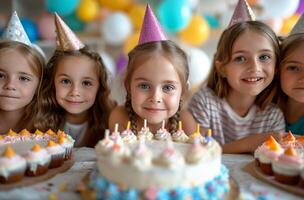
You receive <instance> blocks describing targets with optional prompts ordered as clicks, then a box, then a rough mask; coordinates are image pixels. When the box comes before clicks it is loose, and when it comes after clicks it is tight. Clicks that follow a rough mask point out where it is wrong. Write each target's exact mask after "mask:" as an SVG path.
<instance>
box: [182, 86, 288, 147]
mask: <svg viewBox="0 0 304 200" xmlns="http://www.w3.org/2000/svg"><path fill="white" fill-rule="evenodd" d="M188 109H189V111H190V112H191V113H192V115H193V117H194V119H195V120H196V121H197V122H198V123H199V124H200V125H201V126H202V127H204V128H211V130H212V133H213V137H214V138H215V139H216V140H217V141H218V142H220V143H221V144H224V143H228V142H231V141H234V140H238V139H240V138H243V137H245V136H248V135H251V134H257V133H267V132H280V131H284V130H285V120H284V116H283V113H282V111H281V110H280V109H279V108H278V107H277V106H276V105H274V104H270V105H268V106H266V108H265V109H264V110H261V109H260V108H259V107H258V106H256V105H254V106H252V108H250V110H249V112H248V113H247V115H246V116H245V117H241V116H239V115H238V114H237V113H235V112H234V110H233V109H232V108H231V107H230V105H229V104H228V103H227V101H226V100H225V99H220V98H219V97H217V96H216V95H215V94H214V92H213V90H211V89H210V88H208V87H202V88H201V89H200V90H199V91H198V92H197V93H195V94H194V96H193V97H192V99H191V101H190V103H189V108H188Z"/></svg>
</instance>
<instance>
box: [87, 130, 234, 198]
mask: <svg viewBox="0 0 304 200" xmlns="http://www.w3.org/2000/svg"><path fill="white" fill-rule="evenodd" d="M161 131H162V132H163V134H164V135H166V138H167V139H166V140H160V139H159V138H165V137H159V136H160V135H161V134H160V132H161ZM179 131H180V130H179ZM126 132H128V137H130V135H133V133H132V131H131V130H129V129H127V130H126V131H124V132H123V133H122V134H121V136H120V134H119V132H118V131H117V129H116V130H115V131H114V132H113V133H112V134H111V135H110V136H109V133H106V137H105V139H103V140H101V141H99V143H98V144H97V145H96V147H95V151H96V156H97V166H96V169H95V170H94V171H93V172H92V173H91V175H90V178H89V184H88V185H89V187H90V189H91V190H94V191H95V193H96V198H97V199H187V198H189V199H223V197H224V196H225V195H226V194H227V193H228V191H229V177H228V170H227V168H226V167H225V166H224V165H222V164H221V153H222V150H221V147H220V145H219V144H218V143H217V142H216V141H215V140H214V139H212V137H211V136H208V135H207V136H206V137H203V138H204V140H201V139H202V138H201V137H200V134H199V136H198V134H196V133H195V134H196V135H195V136H197V139H196V140H194V142H192V143H183V142H174V141H172V140H171V136H170V135H171V134H170V133H168V132H167V131H166V130H165V129H164V128H162V129H160V130H159V131H158V132H157V133H156V134H155V135H154V134H152V133H151V132H150V131H149V129H148V128H147V127H143V129H142V130H141V132H140V134H138V135H137V136H135V137H137V140H132V141H133V142H125V140H124V139H123V137H122V135H123V134H124V135H127V134H126ZM151 134H152V137H151ZM156 135H157V138H155V137H156ZM172 135H173V134H172ZM175 135H176V134H175ZM179 135H181V137H182V138H183V139H184V138H185V137H184V135H183V134H179ZM147 136H149V137H147ZM193 137H194V136H193ZM127 141H129V140H127ZM179 141H180V140H179ZM202 141H203V142H202Z"/></svg>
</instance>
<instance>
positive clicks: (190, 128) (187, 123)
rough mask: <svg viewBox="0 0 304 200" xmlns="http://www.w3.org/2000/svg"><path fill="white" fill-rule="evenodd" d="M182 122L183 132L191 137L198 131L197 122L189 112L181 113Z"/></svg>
mask: <svg viewBox="0 0 304 200" xmlns="http://www.w3.org/2000/svg"><path fill="white" fill-rule="evenodd" d="M180 120H181V121H182V124H183V130H184V131H185V133H186V134H187V135H191V134H192V133H194V132H195V131H196V121H195V120H194V118H193V116H192V115H191V113H190V112H189V111H187V110H183V111H181V114H180Z"/></svg>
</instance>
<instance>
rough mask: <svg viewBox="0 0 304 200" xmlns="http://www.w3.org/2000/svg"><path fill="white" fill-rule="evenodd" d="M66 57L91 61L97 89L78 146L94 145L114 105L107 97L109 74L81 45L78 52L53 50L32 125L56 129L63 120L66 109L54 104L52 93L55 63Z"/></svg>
mask: <svg viewBox="0 0 304 200" xmlns="http://www.w3.org/2000/svg"><path fill="white" fill-rule="evenodd" d="M69 56H86V57H88V58H90V59H91V60H93V61H94V63H95V67H96V69H97V76H98V80H99V89H98V91H97V94H96V99H95V102H94V104H93V106H92V107H91V108H90V109H89V115H88V127H89V128H88V130H87V132H86V135H85V138H84V141H83V142H82V144H81V146H83V145H84V146H90V147H94V146H95V144H96V143H97V142H98V141H99V140H100V139H102V138H103V136H104V135H103V134H104V131H105V129H106V128H107V125H108V118H109V114H110V111H111V109H112V107H113V102H112V101H111V100H110V99H109V94H110V89H109V86H108V84H107V80H108V75H107V72H106V68H105V66H104V64H103V62H102V59H101V57H100V55H99V54H97V53H95V52H92V51H90V50H89V49H88V48H86V47H85V48H82V49H80V50H79V51H70V52H67V51H57V50H56V51H55V52H54V55H53V56H52V57H51V58H50V60H49V62H48V63H47V68H46V77H45V79H44V80H43V84H42V90H41V98H39V102H38V104H39V112H38V114H37V117H36V123H35V127H36V128H38V129H40V130H42V131H46V130H47V129H50V128H51V129H53V130H57V129H59V128H60V127H62V126H63V124H64V122H65V112H66V111H65V110H64V109H63V108H62V107H61V106H60V105H59V104H58V103H57V100H56V94H55V85H54V78H55V73H56V71H57V66H58V64H59V62H60V61H61V60H63V59H64V58H67V57H69Z"/></svg>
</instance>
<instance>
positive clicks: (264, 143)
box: [253, 137, 272, 166]
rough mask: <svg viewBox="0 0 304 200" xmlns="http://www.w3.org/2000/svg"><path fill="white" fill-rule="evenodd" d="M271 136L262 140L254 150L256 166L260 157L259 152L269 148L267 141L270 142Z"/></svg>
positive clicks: (258, 164)
mask: <svg viewBox="0 0 304 200" xmlns="http://www.w3.org/2000/svg"><path fill="white" fill-rule="evenodd" d="M271 140H272V138H271V137H269V138H268V139H267V140H266V141H265V142H263V144H262V145H260V146H259V147H258V148H257V149H256V150H255V151H254V155H253V156H254V160H255V163H256V165H257V166H260V161H259V157H260V153H261V152H264V151H266V150H267V149H268V148H269V145H268V144H269V143H271V142H272V141H271Z"/></svg>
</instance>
